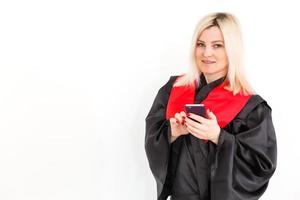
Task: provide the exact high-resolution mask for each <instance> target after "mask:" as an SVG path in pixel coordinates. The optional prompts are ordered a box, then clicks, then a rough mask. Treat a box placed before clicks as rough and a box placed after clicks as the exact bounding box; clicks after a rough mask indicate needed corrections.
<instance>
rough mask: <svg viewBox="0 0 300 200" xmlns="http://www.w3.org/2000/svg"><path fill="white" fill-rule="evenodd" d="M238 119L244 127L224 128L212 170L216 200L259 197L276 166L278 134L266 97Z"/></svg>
mask: <svg viewBox="0 0 300 200" xmlns="http://www.w3.org/2000/svg"><path fill="white" fill-rule="evenodd" d="M237 121H239V123H238V124H239V126H240V127H238V128H239V129H240V130H242V131H240V132H238V133H230V132H228V131H227V130H225V129H221V133H220V136H219V142H218V145H217V148H216V154H215V159H214V163H213V165H212V173H211V178H212V185H211V186H212V191H213V192H212V196H213V198H212V199H213V200H221V199H222V200H227V199H228V200H229V199H231V200H232V199H243V200H245V199H249V200H250V199H251V200H256V199H259V197H260V196H261V195H262V194H263V193H264V192H265V190H266V188H267V186H268V183H269V180H270V178H271V176H272V175H273V173H274V171H275V169H276V160H277V145H276V135H275V130H274V126H273V122H272V117H271V108H270V107H269V105H268V104H267V103H266V102H265V101H264V102H262V103H260V104H258V105H257V106H256V107H255V108H254V109H253V110H252V111H251V112H250V113H249V115H247V117H246V119H237ZM235 128H237V127H235ZM228 130H229V129H228ZM230 130H234V128H233V127H231V128H230Z"/></svg>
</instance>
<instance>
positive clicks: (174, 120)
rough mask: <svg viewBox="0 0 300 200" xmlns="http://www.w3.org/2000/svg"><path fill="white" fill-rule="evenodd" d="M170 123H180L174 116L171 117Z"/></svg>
mask: <svg viewBox="0 0 300 200" xmlns="http://www.w3.org/2000/svg"><path fill="white" fill-rule="evenodd" d="M170 123H171V124H172V125H178V123H176V119H175V118H174V117H171V118H170Z"/></svg>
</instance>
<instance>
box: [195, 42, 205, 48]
mask: <svg viewBox="0 0 300 200" xmlns="http://www.w3.org/2000/svg"><path fill="white" fill-rule="evenodd" d="M197 47H205V44H203V43H202V42H198V43H197Z"/></svg>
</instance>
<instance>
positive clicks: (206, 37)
mask: <svg viewBox="0 0 300 200" xmlns="http://www.w3.org/2000/svg"><path fill="white" fill-rule="evenodd" d="M198 40H202V41H205V42H210V41H216V40H221V41H224V38H223V34H222V32H221V30H220V28H219V27H217V26H212V27H210V28H207V29H205V30H204V31H202V33H201V34H200V36H199V38H198Z"/></svg>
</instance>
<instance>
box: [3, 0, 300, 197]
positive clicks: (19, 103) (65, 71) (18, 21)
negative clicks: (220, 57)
mask: <svg viewBox="0 0 300 200" xmlns="http://www.w3.org/2000/svg"><path fill="white" fill-rule="evenodd" d="M215 11H226V12H232V13H233V14H235V15H236V16H237V17H238V18H239V20H240V22H241V25H242V30H243V33H244V41H245V46H246V52H247V72H248V75H249V79H250V81H251V83H252V84H253V86H254V88H255V89H256V91H257V92H258V93H259V94H260V95H261V96H262V97H264V98H265V99H266V100H267V101H268V103H269V105H270V106H271V107H272V108H273V121H274V125H275V129H276V133H277V140H278V167H277V170H276V173H275V174H274V176H273V178H272V179H271V181H270V184H269V188H268V190H267V192H266V193H265V194H264V196H263V197H262V198H261V199H263V200H269V199H271V200H275V199H278V200H281V199H299V195H300V190H299V189H300V187H299V183H298V180H299V179H300V175H299V169H298V168H299V159H300V151H299V145H298V144H297V143H298V142H299V141H300V134H299V131H298V129H299V128H298V126H297V124H299V123H298V120H297V117H298V115H299V111H300V110H299V105H298V102H299V100H300V98H299V94H298V93H299V89H298V88H297V86H299V82H298V79H299V78H298V72H299V67H300V66H299V55H298V54H299V47H300V39H299V35H300V28H299V23H298V20H297V19H299V17H300V14H299V12H298V11H299V6H298V5H297V1H276V2H274V1H251V2H250V1H247V2H246V1H239V2H237V1H225V0H223V1H214V2H212V1H200V0H197V1H174V0H173V1H170V0H167V1H158V0H157V1H154V0H152V1H141V0H140V1H133V0H129V1H121V0H119V1H91V0H85V1H83V0H81V1H79V0H78V1H70V0H69V1H68V0H53V1H38V0H35V1H34V0H28V1H20V0H19V1H17V0H10V1H8V0H7V1H5V0H4V1H1V2H0V199H3V200H40V199H49V200H52V199H53V200H54V199H55V200H67V199H70V200H71V199H72V200H79V199H84V200H86V199H89V200H96V199H101V200H103V199H130V200H135V199H136V200H140V199H145V200H150V199H155V196H156V186H155V182H154V178H153V177H152V175H151V172H150V169H149V167H148V162H147V158H146V155H145V151H144V136H145V117H146V115H147V113H148V111H149V109H150V107H151V105H152V102H153V100H154V97H155V95H156V93H157V91H158V89H159V88H160V87H161V86H162V85H163V84H165V83H166V81H167V80H168V79H169V77H170V76H171V75H178V74H181V73H184V72H185V70H186V69H187V67H188V53H189V48H190V41H191V37H192V34H193V31H194V28H195V25H196V23H197V22H198V20H199V19H200V18H201V17H202V16H204V15H206V14H208V13H210V12H215Z"/></svg>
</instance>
